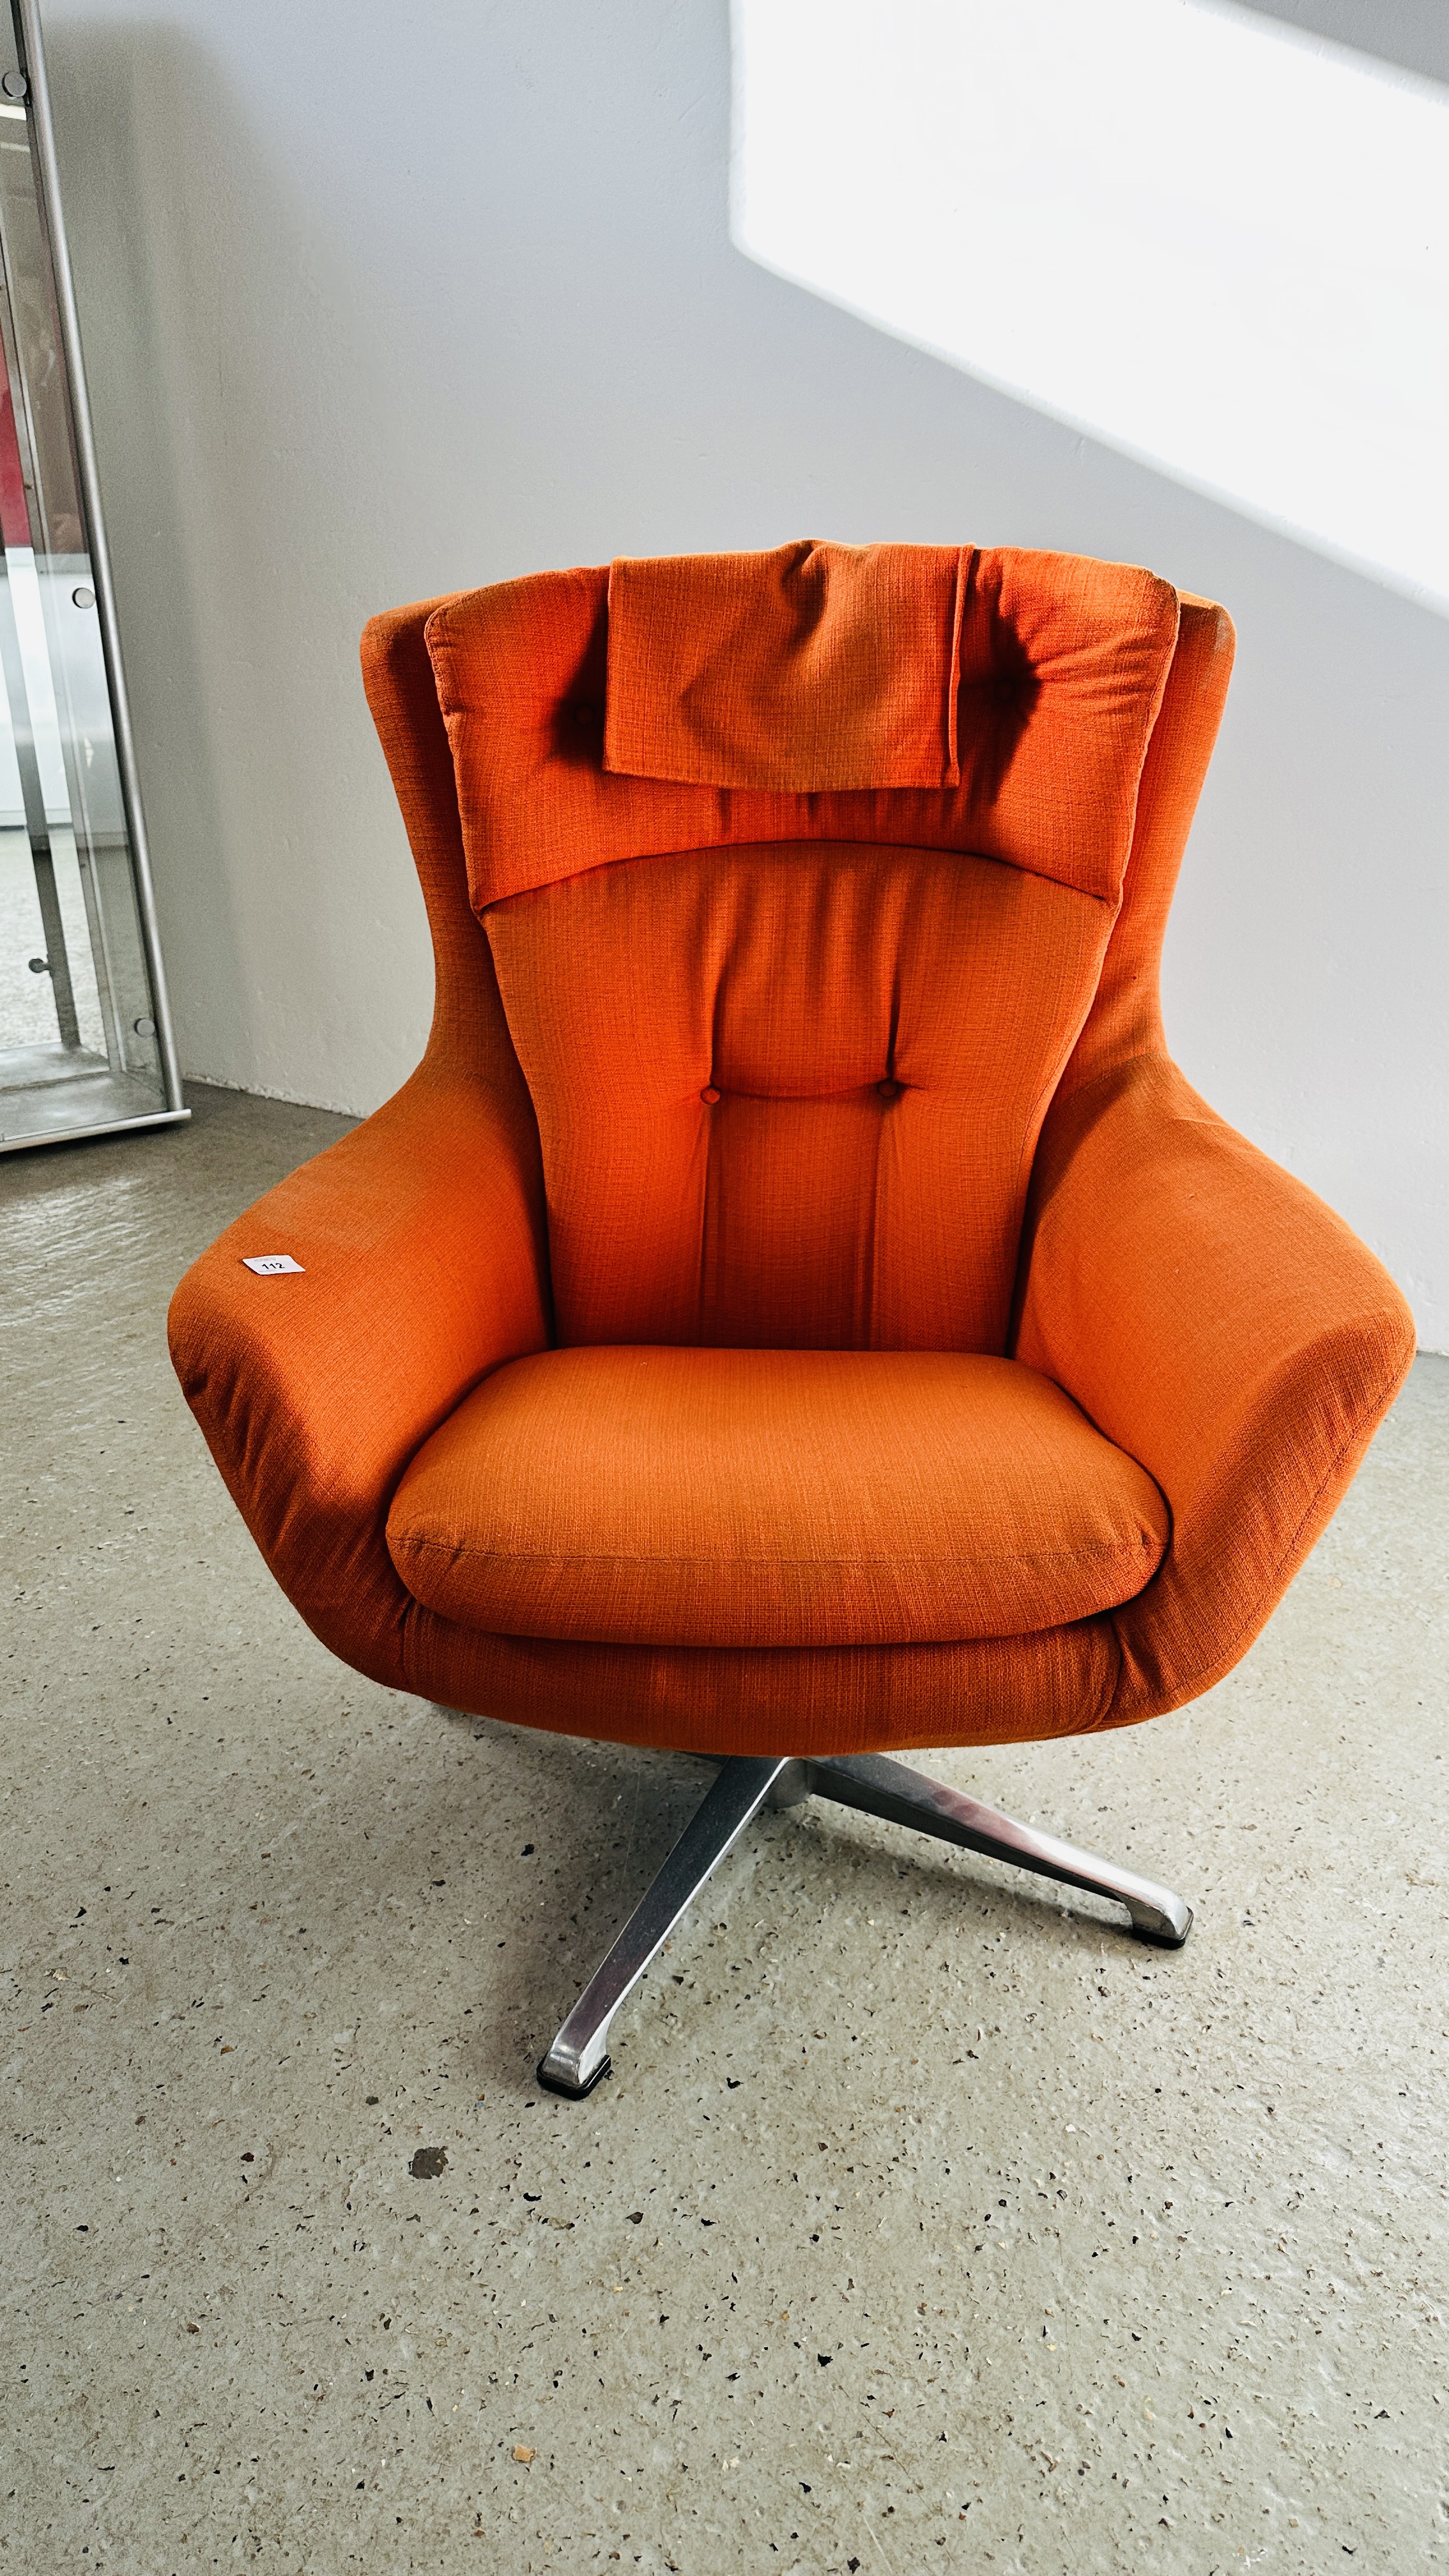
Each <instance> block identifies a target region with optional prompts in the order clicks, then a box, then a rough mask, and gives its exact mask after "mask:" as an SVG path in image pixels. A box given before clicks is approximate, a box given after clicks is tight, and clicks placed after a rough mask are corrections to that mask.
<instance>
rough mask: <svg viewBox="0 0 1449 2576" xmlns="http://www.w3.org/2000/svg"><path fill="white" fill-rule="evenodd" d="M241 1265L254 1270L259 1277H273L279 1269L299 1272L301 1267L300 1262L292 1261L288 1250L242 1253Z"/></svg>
mask: <svg viewBox="0 0 1449 2576" xmlns="http://www.w3.org/2000/svg"><path fill="white" fill-rule="evenodd" d="M242 1266H243V1268H244V1269H246V1270H255V1271H256V1273H257V1276H258V1277H259V1278H261V1279H274V1278H275V1277H276V1276H277V1274H278V1272H279V1271H283V1270H295V1271H298V1272H300V1271H301V1268H302V1264H301V1262H300V1261H294V1260H293V1259H292V1256H291V1254H290V1252H259V1253H257V1254H255V1255H252V1254H249V1253H243V1255H242Z"/></svg>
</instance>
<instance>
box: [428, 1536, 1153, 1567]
mask: <svg viewBox="0 0 1449 2576" xmlns="http://www.w3.org/2000/svg"><path fill="white" fill-rule="evenodd" d="M392 1544H393V1542H392V1541H391V1540H389V1541H388V1545H389V1548H391V1546H392ZM397 1545H398V1546H399V1547H401V1548H404V1549H407V1548H422V1547H427V1548H432V1549H434V1550H435V1551H436V1553H437V1554H438V1555H439V1556H449V1557H460V1556H466V1557H468V1558H470V1559H471V1560H472V1561H473V1562H474V1563H475V1564H478V1565H544V1566H547V1565H556V1566H565V1565H567V1566H579V1565H678V1566H688V1567H690V1568H691V1569H695V1568H699V1567H704V1566H710V1567H718V1566H731V1567H739V1568H741V1569H746V1568H748V1569H750V1570H751V1571H758V1570H760V1569H762V1568H767V1567H769V1566H787V1565H789V1566H799V1565H804V1566H819V1567H820V1568H822V1569H826V1568H829V1569H831V1570H833V1571H836V1572H839V1571H841V1570H844V1569H850V1570H852V1571H857V1572H861V1573H872V1572H879V1571H881V1570H883V1569H887V1570H888V1569H889V1568H890V1567H892V1566H897V1565H902V1566H903V1565H915V1566H925V1567H930V1568H937V1569H941V1570H946V1569H950V1570H952V1571H957V1570H962V1569H965V1568H969V1567H971V1566H979V1565H1058V1564H1066V1563H1076V1562H1078V1561H1080V1560H1082V1559H1087V1560H1089V1561H1091V1562H1092V1563H1095V1564H1110V1563H1111V1562H1112V1561H1113V1560H1114V1559H1115V1558H1118V1557H1127V1558H1131V1557H1134V1556H1150V1555H1152V1554H1153V1553H1154V1552H1155V1551H1156V1542H1155V1541H1154V1540H1151V1539H1123V1540H1121V1541H1120V1542H1119V1543H1118V1545H1117V1546H1115V1547H1109V1548H1108V1547H1104V1548H1087V1547H1057V1548H1039V1549H1037V1550H1036V1551H1035V1552H1034V1553H1033V1554H1031V1555H1026V1554H1022V1553H1017V1554H1014V1555H1010V1556H903V1555H892V1556H605V1555H604V1554H603V1553H602V1551H601V1550H595V1549H590V1550H587V1551H584V1550H576V1551H572V1552H568V1551H565V1550H563V1549H555V1550H550V1551H547V1552H545V1551H542V1550H539V1549H527V1550H525V1549H522V1548H520V1549H516V1550H515V1549H511V1548H497V1547H469V1546H468V1545H467V1543H466V1542H465V1541H461V1540H457V1539H445V1538H429V1537H427V1536H426V1534H424V1533H422V1532H419V1533H418V1534H417V1535H416V1536H413V1535H412V1534H409V1535H408V1536H407V1537H405V1538H404V1537H402V1536H399V1538H398V1540H397ZM1165 1552H1166V1551H1165V1550H1161V1551H1156V1553H1157V1554H1158V1557H1159V1561H1160V1560H1161V1556H1162V1555H1163V1554H1165Z"/></svg>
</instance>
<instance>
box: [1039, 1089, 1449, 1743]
mask: <svg viewBox="0 0 1449 2576" xmlns="http://www.w3.org/2000/svg"><path fill="white" fill-rule="evenodd" d="M1033 1197H1034V1201H1035V1210H1034V1215H1033V1219H1032V1223H1031V1227H1030V1230H1029V1234H1028V1238H1027V1245H1026V1256H1027V1258H1026V1295H1025V1302H1024V1306H1023V1312H1022V1319H1021V1330H1020V1333H1019V1335H1018V1337H1017V1345H1016V1348H1017V1355H1018V1357H1019V1358H1021V1359H1023V1360H1025V1361H1026V1362H1027V1363H1028V1365H1029V1366H1030V1367H1032V1368H1037V1369H1041V1370H1043V1371H1045V1373H1046V1374H1047V1375H1048V1376H1050V1377H1053V1378H1055V1379H1056V1381H1057V1383H1058V1384H1059V1385H1061V1386H1063V1387H1065V1388H1066V1390H1067V1392H1068V1393H1069V1394H1070V1395H1072V1396H1074V1397H1075V1398H1076V1401H1077V1402H1078V1403H1079V1404H1080V1405H1081V1406H1082V1408H1083V1410H1084V1411H1085V1412H1086V1413H1088V1414H1090V1416H1091V1418H1092V1420H1093V1422H1095V1423H1096V1424H1097V1426H1098V1428H1099V1430H1101V1431H1103V1432H1104V1433H1105V1434H1106V1436H1107V1438H1108V1439H1109V1440H1113V1441H1116V1442H1117V1443H1118V1445H1119V1446H1120V1447H1122V1448H1124V1449H1126V1450H1127V1451H1128V1452H1129V1454H1130V1455H1131V1456H1132V1457H1134V1458H1136V1459H1138V1460H1140V1461H1141V1463H1142V1465H1143V1466H1144V1467H1145V1468H1146V1469H1147V1472H1148V1474H1149V1475H1150V1476H1151V1477H1152V1478H1153V1479H1154V1481H1155V1482H1156V1483H1157V1485H1158V1486H1159V1487H1160V1488H1161V1490H1162V1492H1163V1493H1164V1494H1165V1495H1166V1497H1167V1500H1168V1503H1169V1505H1170V1506H1171V1510H1172V1547H1171V1550H1170V1552H1169V1554H1168V1557H1167V1559H1166V1561H1165V1562H1164V1564H1163V1566H1162V1569H1161V1571H1160V1573H1159V1574H1158V1575H1157V1576H1156V1578H1155V1580H1154V1581H1153V1582H1152V1583H1151V1584H1149V1585H1148V1586H1147V1588H1146V1589H1145V1590H1144V1591H1143V1592H1142V1593H1141V1594H1140V1595H1139V1596H1138V1598H1137V1599H1136V1600H1135V1601H1133V1602H1132V1603H1131V1604H1130V1605H1129V1606H1128V1608H1126V1609H1125V1610H1119V1611H1118V1612H1117V1613H1116V1614H1115V1618H1114V1625H1115V1628H1116V1631H1117V1636H1118V1639H1119V1642H1120V1645H1121V1649H1122V1668H1121V1674H1120V1678H1119V1681H1118V1684H1117V1689H1116V1692H1115V1695H1114V1698H1113V1702H1112V1708H1111V1712H1110V1714H1111V1717H1112V1719H1113V1720H1114V1721H1121V1720H1125V1719H1128V1718H1136V1717H1150V1716H1153V1715H1155V1714H1156V1713H1157V1712H1159V1711H1160V1710H1162V1709H1167V1708H1176V1707H1178V1706H1179V1705H1180V1704H1181V1702H1182V1701H1184V1700H1189V1699H1195V1698H1196V1697H1197V1696H1198V1694H1199V1693H1200V1692H1201V1691H1205V1690H1206V1689H1207V1688H1208V1687H1209V1685H1210V1684H1211V1683H1212V1682H1215V1681H1217V1680H1218V1679H1219V1678H1220V1677H1221V1675H1222V1674H1223V1673H1225V1672H1228V1671H1230V1670H1231V1668H1232V1666H1233V1665H1234V1664H1235V1663H1236V1662H1237V1660H1238V1658H1239V1656H1240V1655H1242V1654H1243V1653H1245V1652H1246V1650H1247V1648H1248V1647H1249V1646H1250V1645H1251V1643H1252V1641H1253V1639H1254V1637H1255V1636H1256V1635H1257V1633H1258V1631H1259V1629H1260V1628H1261V1627H1262V1625H1263V1622H1264V1620H1265V1619H1266V1618H1267V1617H1268V1614H1269V1612H1270V1611H1271V1610H1272V1609H1273V1607H1274V1605H1275V1603H1276V1602H1277V1601H1278V1600H1280V1599H1281V1597H1282V1594H1283V1591H1284V1589H1285V1587H1286V1586H1287V1584H1288V1583H1289V1582H1290V1581H1291V1579H1292V1577H1293V1575H1294V1574H1295V1573H1296V1572H1297V1570H1298V1567H1299V1566H1300V1565H1301V1563H1302V1562H1303V1559H1304V1557H1305V1556H1306V1555H1307V1554H1308V1551H1309V1549H1310V1548H1311V1546H1312V1545H1313V1542H1314V1540H1315V1539H1316V1538H1317V1537H1318V1535H1319V1533H1320V1531H1321V1530H1322V1529H1323V1527H1324V1526H1325V1524H1326V1522H1327V1521H1328V1519H1329V1518H1330V1516H1331V1515H1332V1513H1333V1511H1334V1509H1335V1508H1336V1506H1337V1504H1338V1502H1339V1501H1340V1499H1341V1498H1342V1496H1343V1494H1344V1492H1345V1490H1346V1488H1347V1486H1348V1484H1349V1482H1350V1480H1351V1478H1352V1476H1353V1473H1354V1470H1355V1468H1356V1467H1357V1465H1358V1463H1359V1459H1360V1458H1361V1456H1362V1455H1363V1452H1364V1450H1365V1448H1366V1447H1367V1445H1368V1442H1369V1440H1370V1439H1371V1438H1372V1436H1373V1433H1374V1431H1375V1430H1376V1429H1377V1427H1378V1424H1379V1422H1380V1421H1381V1419H1382V1417H1383V1415H1384V1413H1385V1412H1386V1410H1387V1408H1388V1406H1389V1405H1390V1403H1391V1402H1392V1400H1393V1398H1394V1396H1395V1395H1396V1393H1397V1392H1398V1389H1399V1387H1400V1385H1401V1384H1402V1382H1403V1379H1404V1376H1405V1374H1406V1372H1407V1370H1408V1367H1409V1364H1410V1362H1411V1360H1412V1359H1413V1356H1414V1326H1413V1318H1412V1316H1411V1315H1410V1313H1409V1309H1408V1307H1407V1305H1406V1304H1405V1302H1404V1299H1403V1298H1402V1297H1401V1295H1400V1294H1399V1291H1398V1289H1397V1288H1396V1287H1395V1285H1394V1283H1393V1281H1392V1279H1390V1277H1389V1276H1388V1273H1387V1271H1385V1270H1384V1268H1383V1267H1382V1265H1381V1263H1379V1262H1378V1261H1376V1260H1375V1259H1374V1256H1373V1254H1372V1253H1371V1252H1369V1251H1368V1250H1367V1249H1366V1247H1365V1246H1364V1245H1363V1244H1361V1243H1360V1242H1359V1241H1358V1239H1357V1237H1356V1236H1355V1235H1353V1234H1351V1233H1350V1231H1349V1229H1348V1227H1347V1226H1346V1225H1345V1224H1344V1222H1343V1220H1342V1218H1341V1217H1337V1216H1335V1215H1334V1214H1333V1212H1332V1210H1331V1209H1329V1208H1326V1207H1325V1206H1324V1204H1323V1202H1322V1200H1321V1199H1317V1198H1315V1197H1314V1195H1313V1192H1312V1191H1311V1190H1307V1189H1305V1188H1304V1187H1303V1184H1302V1182H1301V1181H1295V1180H1294V1179H1292V1177H1291V1176H1290V1175H1289V1174H1288V1173H1287V1172H1284V1171H1282V1170H1280V1168H1279V1167H1278V1165H1277V1164H1276V1163H1272V1162H1270V1161H1269V1160H1268V1157H1267V1155H1266V1154H1260V1153H1259V1152H1258V1151H1257V1149H1256V1147H1255V1146H1252V1145H1250V1144H1248V1143H1247V1142H1246V1141H1245V1139H1244V1138H1243V1137H1241V1136H1239V1135H1236V1134H1235V1133H1234V1131H1233V1129H1232V1128H1231V1127H1229V1126H1228V1125H1227V1124H1226V1123H1225V1122H1224V1120H1222V1119H1221V1118H1218V1117H1216V1116H1215V1115H1214V1113H1213V1111H1212V1110H1210V1109H1209V1108H1208V1106H1207V1103H1206V1102H1205V1101H1203V1100H1200V1099H1199V1098H1198V1096H1197V1094H1196V1092H1195V1091H1193V1090H1192V1088H1191V1087H1190V1085H1189V1084H1188V1083H1186V1082H1185V1081H1184V1080H1183V1077H1182V1075H1181V1074H1180V1073H1179V1072H1178V1070H1177V1068H1176V1066H1175V1065H1173V1064H1172V1063H1170V1062H1169V1061H1168V1060H1167V1058H1166V1057H1164V1056H1141V1057H1138V1058H1137V1059H1136V1060H1135V1061H1133V1062H1131V1063H1129V1064H1128V1065H1126V1066H1123V1067H1119V1068H1118V1069H1117V1070H1115V1071H1114V1072H1111V1073H1109V1074H1106V1075H1103V1076H1102V1077H1101V1078H1100V1079H1099V1081H1098V1082H1097V1083H1096V1084H1094V1085H1091V1086H1089V1087H1086V1088H1084V1089H1082V1090H1079V1091H1077V1092H1075V1093H1073V1094H1072V1095H1070V1096H1069V1097H1068V1098H1067V1099H1065V1100H1064V1101H1062V1103H1061V1104H1060V1107H1059V1108H1057V1109H1056V1110H1055V1111H1054V1113H1053V1115H1052V1117H1051V1118H1050V1119H1049V1120H1048V1122H1047V1129H1046V1132H1045V1133H1044V1135H1043V1138H1042V1143H1041V1147H1040V1150H1039V1152H1038V1157H1037V1171H1036V1176H1035V1184H1034V1190H1033Z"/></svg>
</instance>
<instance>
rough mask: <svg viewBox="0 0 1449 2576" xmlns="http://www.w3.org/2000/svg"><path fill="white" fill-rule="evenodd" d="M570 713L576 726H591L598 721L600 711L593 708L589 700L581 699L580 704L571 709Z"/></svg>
mask: <svg viewBox="0 0 1449 2576" xmlns="http://www.w3.org/2000/svg"><path fill="white" fill-rule="evenodd" d="M569 712H570V714H571V715H572V717H573V720H574V722H575V724H576V725H591V724H593V723H595V722H596V721H597V718H598V713H599V710H598V708H597V707H595V706H591V705H590V704H589V701H588V699H587V698H580V700H579V701H578V704H577V705H576V706H574V707H571V708H570V710H569Z"/></svg>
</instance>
